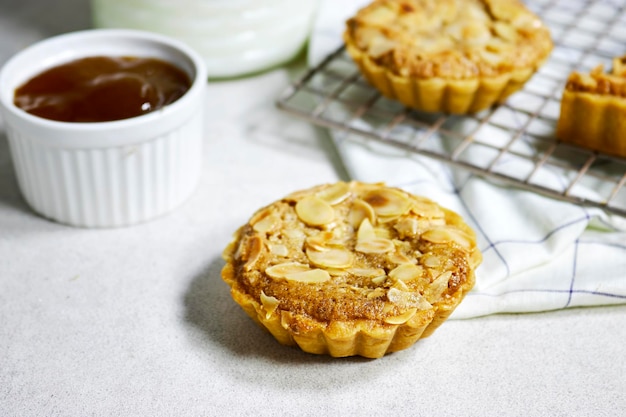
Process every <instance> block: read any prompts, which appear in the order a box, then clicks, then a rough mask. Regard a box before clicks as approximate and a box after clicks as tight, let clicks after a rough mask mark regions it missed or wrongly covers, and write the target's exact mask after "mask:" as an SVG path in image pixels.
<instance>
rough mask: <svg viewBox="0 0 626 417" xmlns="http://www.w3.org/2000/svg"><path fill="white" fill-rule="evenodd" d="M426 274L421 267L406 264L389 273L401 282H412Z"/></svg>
mask: <svg viewBox="0 0 626 417" xmlns="http://www.w3.org/2000/svg"><path fill="white" fill-rule="evenodd" d="M423 273H424V271H423V269H422V267H421V266H419V265H415V264H411V263H406V264H402V265H399V266H397V267H395V268H394V269H392V270H391V271H389V276H390V277H391V278H393V279H395V280H399V281H410V280H413V279H417V278H420V277H421V276H422V274H423Z"/></svg>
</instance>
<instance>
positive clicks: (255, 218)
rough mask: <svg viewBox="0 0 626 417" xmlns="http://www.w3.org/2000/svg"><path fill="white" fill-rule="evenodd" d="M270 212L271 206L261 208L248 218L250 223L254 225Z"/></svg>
mask: <svg viewBox="0 0 626 417" xmlns="http://www.w3.org/2000/svg"><path fill="white" fill-rule="evenodd" d="M270 214H272V209H271V208H269V207H265V208H262V209H260V210H258V211H257V212H256V213H254V214H253V215H252V218H251V219H250V224H251V225H253V226H254V225H255V224H257V223H258V222H260V221H261V220H263V219H264V218H266V217H267V216H269V215H270Z"/></svg>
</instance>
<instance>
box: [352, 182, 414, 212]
mask: <svg viewBox="0 0 626 417" xmlns="http://www.w3.org/2000/svg"><path fill="white" fill-rule="evenodd" d="M363 200H364V201H365V202H367V203H368V204H369V205H370V206H372V208H373V209H374V211H375V212H376V214H377V215H379V216H386V217H393V216H401V215H403V214H405V213H406V212H408V211H409V210H410V209H411V199H410V198H409V197H408V196H407V195H406V194H405V193H403V192H401V191H400V190H396V189H392V188H381V189H376V190H373V191H370V192H369V193H368V194H367V195H366V196H365V198H364V199H363Z"/></svg>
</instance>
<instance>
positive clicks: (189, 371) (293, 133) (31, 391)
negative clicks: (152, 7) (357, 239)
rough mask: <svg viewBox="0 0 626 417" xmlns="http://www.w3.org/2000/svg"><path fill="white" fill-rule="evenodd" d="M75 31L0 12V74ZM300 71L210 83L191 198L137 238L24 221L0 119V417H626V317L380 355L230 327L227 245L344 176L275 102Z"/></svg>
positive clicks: (457, 339)
mask: <svg viewBox="0 0 626 417" xmlns="http://www.w3.org/2000/svg"><path fill="white" fill-rule="evenodd" d="M88 27H90V14H89V4H88V3H87V2H86V0H50V1H43V0H40V1H35V0H19V1H18V0H0V64H2V63H4V62H5V61H6V60H7V59H8V58H9V57H10V56H11V55H12V54H13V53H15V52H17V51H18V50H19V49H21V48H22V47H24V46H26V45H28V44H30V43H32V42H34V41H36V40H39V39H42V38H45V37H48V36H51V35H54V34H58V33H62V32H67V31H71V30H77V29H85V28H88ZM302 61H303V59H302V58H301V59H300V60H298V61H296V62H294V63H291V64H290V65H287V66H285V67H282V68H278V69H274V70H271V71H267V72H264V73H261V74H256V75H254V76H249V77H245V78H240V79H237V80H230V81H210V82H209V83H208V85H207V88H208V93H209V99H208V102H207V106H206V130H207V131H206V138H205V149H204V158H205V164H204V171H203V175H202V179H201V184H200V186H199V188H198V190H197V191H196V192H195V194H194V195H193V197H192V198H191V199H190V200H189V201H188V202H187V203H185V204H184V206H182V207H181V208H179V209H178V210H176V211H175V212H173V213H171V214H169V215H167V216H164V217H162V218H160V219H157V220H155V221H152V222H149V223H146V224H142V225H138V226H134V227H129V228H121V229H110V230H87V229H79V228H71V227H66V226H63V225H59V224H56V223H52V222H50V221H47V220H44V219H42V218H40V217H38V216H37V215H35V214H33V213H32V212H31V211H30V209H29V208H28V207H27V205H26V204H25V202H24V201H23V200H22V198H21V196H20V193H19V190H18V187H17V183H16V179H15V174H14V171H13V166H12V163H11V160H10V156H9V149H8V144H7V140H6V136H5V134H4V130H3V128H2V124H1V122H0V416H212V415H237V416H243V415H255V416H262V415H294V416H296V415H297V416H313V415H315V416H323V415H328V416H331V415H347V416H351V415H394V416H409V415H416V416H417V415H423V416H439V415H454V416H619V415H626V395H625V394H624V393H625V392H626V354H625V352H626V348H625V343H624V342H625V341H626V306H618V307H606V308H605V307H595V308H586V309H582V308H581V309H570V310H564V311H556V312H550V313H541V314H524V315H496V316H488V317H483V318H477V319H472V320H450V321H448V322H447V323H445V324H444V325H443V326H442V327H441V328H440V329H439V330H437V332H435V334H434V335H433V336H431V337H430V338H428V339H425V340H423V341H420V342H419V343H417V344H416V345H415V346H413V347H412V348H411V349H408V350H405V351H402V352H398V353H395V354H392V355H388V356H386V357H384V358H382V359H379V360H366V359H362V358H348V359H332V358H329V357H322V356H313V355H308V354H304V353H302V352H300V351H298V350H296V349H291V348H286V347H283V346H280V345H278V344H277V342H275V341H274V339H272V338H271V337H270V336H269V335H268V334H266V333H264V332H263V331H261V330H260V329H259V328H257V327H256V325H255V324H253V323H252V321H251V320H250V319H248V317H247V316H245V314H244V313H243V312H242V311H241V310H240V309H239V307H238V306H236V305H235V303H234V302H233V301H232V300H231V298H230V295H229V292H228V288H227V286H226V284H225V283H223V282H222V280H221V278H220V269H221V267H222V265H223V261H222V260H221V258H220V254H221V251H222V249H223V247H224V246H225V245H226V243H227V242H228V240H229V238H230V236H231V233H232V232H233V231H234V230H235V229H236V228H237V227H238V226H239V225H240V224H242V223H243V222H245V221H246V220H247V218H248V217H249V216H250V215H251V214H252V212H253V211H254V210H255V209H257V208H258V207H260V206H261V205H264V204H267V203H270V202H271V201H273V200H275V199H278V198H280V197H282V196H283V195H285V194H287V193H289V192H291V191H294V190H297V189H300V188H305V187H309V186H312V185H315V184H318V183H322V182H332V181H336V180H338V179H346V174H345V173H344V171H343V168H342V166H341V163H340V161H339V160H338V157H337V155H336V153H335V151H334V148H333V146H332V143H331V141H330V140H329V138H328V136H327V134H326V132H325V131H323V130H322V129H318V128H315V127H313V126H310V125H308V124H307V123H305V122H303V121H300V120H296V119H293V118H291V117H290V116H288V115H286V114H283V113H281V112H280V111H278V110H276V109H275V107H274V101H275V99H276V97H277V96H278V95H279V94H280V93H281V92H282V91H283V89H284V88H285V87H286V86H287V85H288V83H289V82H290V81H291V80H293V79H294V78H295V77H296V76H297V75H299V73H300V72H301V71H302V70H303V69H304V63H303V62H302Z"/></svg>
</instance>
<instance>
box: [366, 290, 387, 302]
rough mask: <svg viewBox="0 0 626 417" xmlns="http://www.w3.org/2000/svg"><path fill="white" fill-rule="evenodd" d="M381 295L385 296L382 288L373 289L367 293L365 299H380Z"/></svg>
mask: <svg viewBox="0 0 626 417" xmlns="http://www.w3.org/2000/svg"><path fill="white" fill-rule="evenodd" d="M383 295H385V290H384V289H383V288H375V289H373V290H372V291H370V292H368V293H367V298H368V299H369V300H371V299H372V298H378V297H382V296H383Z"/></svg>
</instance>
